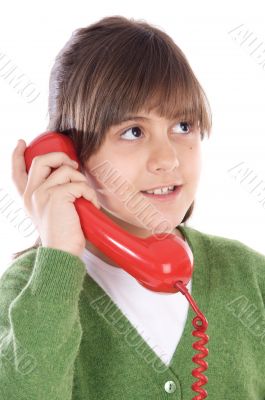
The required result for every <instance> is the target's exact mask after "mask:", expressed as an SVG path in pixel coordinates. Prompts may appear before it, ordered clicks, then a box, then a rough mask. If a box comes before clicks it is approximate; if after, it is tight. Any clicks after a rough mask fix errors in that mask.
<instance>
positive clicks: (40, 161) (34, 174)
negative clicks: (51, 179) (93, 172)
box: [26, 151, 77, 194]
mask: <svg viewBox="0 0 265 400" xmlns="http://www.w3.org/2000/svg"><path fill="white" fill-rule="evenodd" d="M62 165H71V166H76V165H77V164H76V163H75V162H74V161H73V160H71V158H70V157H69V156H68V155H67V154H66V153H63V152H57V151H55V152H51V153H47V154H42V155H41V156H37V157H34V159H33V161H32V164H31V168H30V170H29V174H28V182H27V186H26V190H27V192H28V193H29V194H31V193H32V192H34V190H36V189H37V188H38V187H39V186H40V185H42V184H43V183H44V182H45V181H46V179H47V177H48V176H49V175H50V173H51V171H52V168H54V169H57V168H59V167H61V166H62Z"/></svg>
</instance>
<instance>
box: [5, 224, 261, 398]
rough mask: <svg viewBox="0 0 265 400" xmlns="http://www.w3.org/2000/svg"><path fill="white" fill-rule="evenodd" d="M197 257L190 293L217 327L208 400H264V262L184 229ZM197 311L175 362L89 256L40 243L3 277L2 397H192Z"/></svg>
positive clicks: (234, 244) (211, 329)
mask: <svg viewBox="0 0 265 400" xmlns="http://www.w3.org/2000/svg"><path fill="white" fill-rule="evenodd" d="M179 229H180V230H181V232H182V233H183V234H184V236H185V237H186V239H187V241H188V244H189V245H190V247H191V250H192V252H193V255H194V273H193V278H192V295H193V297H194V298H195V300H196V302H197V304H198V306H199V308H200V309H201V311H202V312H203V313H204V314H205V316H206V318H207V320H208V323H209V326H208V330H207V332H206V333H207V334H208V335H209V343H208V345H207V348H208V349H209V355H208V356H207V357H206V358H205V360H206V361H207V362H208V370H207V371H206V372H205V375H206V376H207V377H208V383H207V384H205V385H204V386H203V388H205V390H207V392H208V399H209V400H239V399H240V400H264V399H265V309H264V308H265V307H264V301H265V256H264V255H262V254H260V253H258V252H256V251H254V250H253V249H251V248H250V247H248V246H246V245H245V244H243V243H242V242H239V241H237V240H232V239H228V238H224V237H220V236H214V235H209V234H206V233H203V232H200V231H198V230H196V229H194V228H191V227H187V226H186V227H183V226H179ZM194 316H195V314H194V312H193V310H192V309H191V307H189V312H188V316H187V321H186V324H185V327H184V331H183V334H182V337H181V339H180V342H179V344H178V346H177V347H176V350H175V353H174V355H173V358H172V360H171V363H170V366H169V367H167V366H166V365H165V364H164V363H163V362H162V361H161V360H160V358H159V357H158V356H157V355H156V353H155V352H154V351H153V350H152V349H151V347H149V346H148V344H147V343H146V342H145V341H144V339H142V337H141V336H140V335H139V334H138V332H137V331H136V329H135V328H134V327H133V326H132V324H131V323H130V322H129V320H128V319H127V318H126V316H125V315H123V314H122V312H121V311H120V309H119V308H118V307H117V306H116V305H115V304H114V303H113V301H112V300H111V298H110V297H109V296H108V295H107V294H106V293H105V292H104V291H103V289H102V288H101V287H100V286H99V285H98V284H97V283H96V282H95V281H94V280H93V279H92V278H91V277H90V276H89V275H88V274H87V272H86V267H85V264H84V262H83V261H82V260H81V258H79V257H77V256H74V255H72V254H70V253H67V252H64V251H61V250H57V249H51V248H47V247H39V248H38V249H37V250H35V249H33V250H30V251H28V252H27V253H25V254H22V255H21V256H20V257H19V258H17V259H15V260H13V261H12V263H11V264H10V265H9V266H8V268H7V269H6V270H5V271H4V273H3V275H2V276H1V278H0V399H1V400H70V399H71V400H97V399H98V400H103V399H104V400H138V399H139V400H163V399H179V400H180V399H182V400H191V399H192V398H193V396H195V395H196V394H197V393H196V392H193V391H192V389H191V385H192V384H193V383H194V382H196V381H197V379H196V378H195V377H193V376H192V375H191V371H192V369H194V368H196V367H198V365H197V364H195V363H193V362H192V360H191V359H192V357H193V356H194V355H195V354H196V353H197V351H196V350H194V349H193V348H192V343H193V342H195V341H196V340H198V338H195V337H193V336H192V334H191V332H192V330H193V329H194V328H193V326H192V319H193V318H194Z"/></svg>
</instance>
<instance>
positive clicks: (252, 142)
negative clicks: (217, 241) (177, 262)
mask: <svg viewBox="0 0 265 400" xmlns="http://www.w3.org/2000/svg"><path fill="white" fill-rule="evenodd" d="M263 6H264V4H263V3H262V2H255V1H251V2H250V1H248V2H246V3H244V4H242V2H239V1H238V2H231V1H229V2H227V3H223V2H222V3H221V2H213V1H200V2H198V1H181V2H177V1H163V2H158V3H154V2H152V3H151V2H150V3H144V2H143V1H138V0H134V1H133V2H128V3H125V2H124V1H115V0H114V1H111V2H109V1H108V2H107V1H97V2H88V1H80V0H75V1H74V2H69V3H65V1H53V2H51V3H50V4H49V3H48V2H35V1H34V2H33V1H32V2H31V1H23V2H18V1H13V2H10V3H7V2H5V3H4V4H3V5H2V6H1V13H0V59H1V54H5V56H6V57H7V58H8V59H9V60H10V61H11V62H12V64H13V65H16V66H17V68H18V69H19V71H21V73H24V74H25V75H26V76H27V77H28V79H29V80H30V81H31V82H33V83H34V85H35V88H36V91H38V92H40V95H39V96H38V98H37V99H36V100H35V101H33V102H32V103H29V102H27V101H26V99H25V98H24V97H23V96H22V95H19V94H18V93H17V91H16V89H14V88H13V87H12V85H11V84H9V83H8V80H7V79H4V78H3V77H1V70H0V106H1V141H2V146H0V163H1V165H0V168H1V174H0V199H3V198H4V197H5V199H7V198H9V200H10V202H11V201H12V202H13V203H12V204H13V209H14V208H16V209H19V208H21V207H22V202H21V200H20V197H19V195H18V194H17V192H16V189H15V187H14V185H13V182H12V178H11V152H12V150H13V148H14V146H15V144H16V142H17V140H18V139H19V138H23V139H24V140H25V141H26V143H27V144H28V143H29V142H30V140H32V139H33V138H34V137H35V136H37V135H38V134H39V133H42V132H44V130H45V128H46V126H47V123H48V116H47V104H48V81H49V73H50V69H51V67H52V65H53V62H54V58H55V56H56V55H57V53H58V52H59V50H60V49H61V48H62V47H63V45H64V44H65V42H66V41H67V40H68V39H69V38H70V36H71V34H72V32H73V31H74V30H75V29H77V28H79V27H85V26H87V25H90V24H91V23H94V22H96V21H97V20H99V19H101V18H103V17H105V16H110V15H123V16H125V17H128V18H134V19H142V20H145V21H146V22H148V23H150V24H154V25H156V26H157V27H158V28H161V29H162V30H164V31H166V32H167V33H168V34H169V35H170V36H171V37H172V38H173V39H174V41H175V42H176V43H177V44H178V46H179V47H180V48H181V49H182V50H183V52H184V53H185V55H186V56H187V58H188V61H189V62H190V64H191V67H192V69H193V71H194V72H195V74H196V76H197V78H198V80H199V81H200V83H201V84H202V87H203V88H204V90H205V92H206V94H207V96H208V98H209V101H210V104H211V108H212V113H213V130H212V136H211V138H210V140H209V141H207V139H206V140H205V141H204V142H203V146H202V147H203V156H204V161H203V172H202V176H201V181H200V186H199V190H198V192H197V197H196V208H195V210H194V214H193V216H192V218H191V219H190V221H189V223H188V225H189V226H192V227H194V228H195V229H198V230H200V231H203V232H206V233H209V234H214V235H220V236H225V237H228V238H234V239H237V240H240V241H241V242H244V243H245V244H247V245H248V246H250V247H252V248H253V249H255V250H257V251H259V252H261V253H263V254H265V244H264V237H263V234H264V226H265V205H264V204H265V203H263V206H262V203H261V202H259V201H261V199H262V198H263V199H265V162H264V150H265V146H264V143H265V140H264V135H265V126H264V100H265V67H264V68H263V67H262V66H261V65H259V63H261V61H262V59H263V60H264V63H265V52H264V53H263V50H264V49H265V44H264V42H265V24H264V12H263ZM241 24H242V25H243V27H244V28H245V31H249V34H250V33H251V34H252V36H251V38H253V40H254V39H255V38H256V41H255V43H254V44H253V45H252V47H250V43H251V40H248V45H249V48H247V46H246V45H245V46H244V45H243V44H240V36H239V34H238V36H237V37H236V34H233V33H229V32H231V30H235V29H236V27H238V26H239V25H241ZM237 32H239V30H238V31H237ZM242 35H243V33H242V34H241V41H242V39H243V36H242ZM262 43H263V44H262ZM259 44H260V49H259V51H256V52H255V53H254V54H252V55H251V54H250V53H251V51H252V50H254V49H255V47H257V46H258V45H259ZM258 56H259V58H258ZM1 66H3V64H0V68H1ZM239 163H242V165H243V166H244V168H245V170H247V168H248V169H249V171H252V175H251V176H252V178H255V181H254V182H256V183H258V182H260V186H259V191H260V192H262V190H263V192H262V193H260V195H259V197H258V189H257V190H256V191H255V190H254V191H253V192H252V193H251V190H253V189H254V187H255V185H254V184H252V185H247V184H246V182H245V184H244V183H240V179H238V177H237V179H236V178H235V174H232V173H231V172H229V171H228V170H229V169H231V168H234V167H235V166H236V165H238V164H239ZM241 174H243V172H241ZM242 176H243V175H242ZM3 203H4V200H2V201H1V202H0V209H1V211H0V243H1V253H0V254H1V262H0V275H1V274H2V273H3V272H4V270H5V269H6V268H7V266H8V263H9V262H10V256H11V253H12V252H15V251H19V250H22V249H24V248H26V247H28V246H30V245H32V244H33V243H34V241H35V239H36V237H37V235H36V234H32V235H30V236H29V237H25V234H24V233H23V232H22V231H19V229H18V228H17V227H15V223H14V222H13V223H12V221H11V220H10V217H8V213H7V212H5V211H4V207H3ZM21 215H22V214H21ZM25 216H26V214H24V217H25Z"/></svg>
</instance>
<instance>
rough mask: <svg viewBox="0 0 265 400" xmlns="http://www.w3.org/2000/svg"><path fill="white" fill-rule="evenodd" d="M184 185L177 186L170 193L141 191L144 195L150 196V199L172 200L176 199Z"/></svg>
mask: <svg viewBox="0 0 265 400" xmlns="http://www.w3.org/2000/svg"><path fill="white" fill-rule="evenodd" d="M182 186H183V185H180V186H177V187H176V189H175V190H174V191H173V192H170V193H168V194H151V193H144V192H141V193H142V195H143V196H145V197H148V198H149V199H154V200H158V201H172V200H174V199H175V198H176V197H177V196H178V194H179V193H180V191H181V189H182Z"/></svg>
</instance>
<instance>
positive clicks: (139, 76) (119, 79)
mask: <svg viewBox="0 0 265 400" xmlns="http://www.w3.org/2000/svg"><path fill="white" fill-rule="evenodd" d="M111 55H112V62H111V65H109V66H108V69H107V71H106V72H107V73H106V75H105V80H104V83H103V84H102V87H107V89H106V97H105V101H106V99H108V101H107V104H106V106H107V107H109V106H111V112H110V110H109V109H108V112H106V113H105V111H104V114H105V118H106V115H107V116H108V117H109V118H108V121H106V126H105V127H104V128H105V130H106V129H108V128H109V127H110V126H111V125H116V124H120V123H121V122H123V121H125V120H127V119H129V118H130V115H133V114H137V113H139V112H141V111H144V112H147V113H149V112H150V111H151V110H152V111H154V112H155V113H156V114H157V115H158V116H160V117H163V118H165V119H168V120H175V119H179V118H181V119H182V120H185V121H187V122H189V123H191V124H195V123H196V124H197V123H198V124H199V126H200V130H201V133H202V134H203V135H204V132H209V131H210V129H211V114H210V107H209V104H208V101H207V98H206V96H205V94H204V91H203V89H202V88H201V86H200V84H199V82H198V81H197V79H196V77H195V75H194V74H193V71H192V70H191V68H190V66H189V64H188V62H187V60H186V58H185V56H184V54H183V53H182V52H181V50H180V49H179V48H178V47H177V46H176V45H175V44H174V46H173V47H171V46H169V44H168V43H166V42H165V41H163V40H161V38H160V37H158V36H156V35H153V36H152V37H150V35H146V33H145V34H144V37H142V36H140V37H139V35H138V36H136V37H135V38H134V40H132V39H131V38H130V40H129V44H128V43H127V44H126V43H124V45H123V46H120V47H119V48H117V49H115V46H114V48H112V50H111ZM113 58H114V60H116V61H113ZM102 100H103V102H102V106H103V109H104V99H102Z"/></svg>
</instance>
